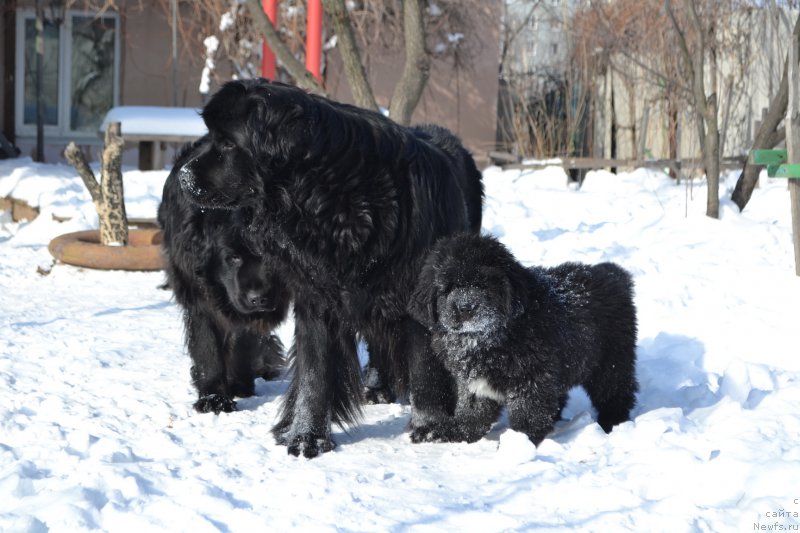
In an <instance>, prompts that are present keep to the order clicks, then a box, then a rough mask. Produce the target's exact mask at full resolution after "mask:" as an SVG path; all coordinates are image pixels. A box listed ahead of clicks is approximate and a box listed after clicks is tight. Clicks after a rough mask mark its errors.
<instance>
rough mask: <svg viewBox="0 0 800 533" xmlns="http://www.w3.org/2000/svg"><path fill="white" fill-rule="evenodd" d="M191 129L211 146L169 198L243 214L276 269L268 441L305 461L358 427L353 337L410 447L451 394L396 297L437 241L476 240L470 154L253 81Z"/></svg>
mask: <svg viewBox="0 0 800 533" xmlns="http://www.w3.org/2000/svg"><path fill="white" fill-rule="evenodd" d="M203 119H204V121H205V123H206V126H208V130H209V135H210V139H211V142H209V143H208V144H204V145H201V146H200V147H198V149H196V150H194V151H193V153H192V156H191V158H190V160H189V161H188V162H186V163H185V164H184V165H183V167H182V168H181V169H180V171H179V177H180V181H181V185H182V187H183V190H184V191H185V192H186V193H187V195H188V196H189V197H190V198H191V200H192V201H193V202H194V203H196V204H197V205H199V206H202V207H206V208H209V207H213V208H229V209H231V208H247V209H253V210H254V212H255V214H254V219H253V224H252V225H251V228H250V231H251V241H252V243H253V245H254V246H255V247H256V249H257V250H259V251H260V252H261V253H264V254H269V255H270V256H275V257H276V258H278V260H279V261H280V262H281V264H282V271H283V270H285V271H286V273H287V276H288V281H289V283H290V290H291V291H292V293H293V296H294V300H295V307H294V312H295V324H296V329H295V343H294V348H293V354H292V357H291V359H292V367H293V370H294V373H293V377H292V381H291V383H290V386H289V390H288V392H287V395H286V398H285V401H284V405H283V409H282V412H281V416H280V420H279V421H278V423H277V424H276V426H275V427H274V428H273V434H274V435H275V437H276V439H277V441H278V442H279V443H281V444H285V445H287V446H288V451H289V453H291V454H294V455H300V454H302V455H304V456H306V457H314V456H316V455H318V454H319V453H321V452H324V451H327V450H330V449H332V448H333V446H334V443H333V441H332V440H331V422H336V423H337V424H340V425H342V424H345V423H352V422H356V421H357V420H358V418H359V414H360V406H361V402H362V399H363V398H362V390H361V375H360V373H361V369H360V368H359V364H358V359H357V356H356V335H357V334H358V335H361V336H362V337H363V338H364V339H365V340H366V342H367V345H368V347H369V351H370V365H371V366H372V367H373V368H375V369H376V370H377V371H378V373H379V374H380V375H381V376H382V378H383V381H384V383H385V384H386V386H388V387H390V388H391V389H392V390H393V391H395V392H397V393H399V394H408V395H409V397H410V400H411V403H412V407H413V410H412V412H413V415H412V420H411V429H412V438H414V439H417V437H416V436H417V435H427V434H428V433H429V431H428V428H429V427H431V426H435V425H436V424H438V423H439V422H440V421H443V420H446V419H447V418H449V416H450V414H451V413H452V410H453V408H454V407H455V384H454V381H453V379H452V377H450V375H449V373H448V372H447V371H446V369H444V367H443V366H441V365H436V364H435V363H432V360H433V358H432V357H431V356H430V353H429V352H430V338H429V335H428V332H427V330H426V328H424V327H423V326H422V325H421V324H419V323H418V322H416V321H415V320H413V319H412V318H411V317H410V316H409V315H408V312H407V304H408V297H409V294H410V292H411V289H412V287H413V284H414V281H415V279H416V276H417V273H418V272H419V268H420V267H421V266H422V262H423V260H424V258H425V255H426V253H427V251H428V248H429V247H430V246H431V245H432V244H433V243H434V242H435V241H436V240H437V239H439V238H440V237H443V236H446V235H451V234H454V233H457V232H465V231H472V232H477V231H479V228H480V224H481V211H482V203H483V185H482V183H481V174H480V172H479V171H478V170H477V168H476V167H475V163H474V161H473V160H472V157H471V156H470V155H469V154H468V153H467V151H466V150H465V149H464V148H463V147H462V145H461V143H460V141H459V140H458V139H457V138H456V137H455V136H453V135H452V134H451V133H450V132H449V131H447V130H445V129H443V128H438V127H435V126H427V127H420V128H406V127H403V126H400V125H398V124H396V123H394V122H392V121H391V120H389V119H388V118H386V117H384V116H383V115H381V114H379V113H374V112H371V111H366V110H363V109H359V108H356V107H353V106H349V105H345V104H340V103H336V102H333V101H331V100H328V99H326V98H323V97H320V96H316V95H312V94H308V93H306V92H304V91H302V90H300V89H298V88H296V87H292V86H289V85H284V84H280V83H271V82H268V81H266V80H249V81H234V82H229V83H227V84H226V85H224V86H223V87H222V88H221V89H220V90H219V91H218V92H217V93H216V94H215V95H214V96H213V97H212V98H211V100H209V102H208V104H207V105H206V106H205V108H204V110H203ZM262 250H263V251H262ZM417 440H418V439H417Z"/></svg>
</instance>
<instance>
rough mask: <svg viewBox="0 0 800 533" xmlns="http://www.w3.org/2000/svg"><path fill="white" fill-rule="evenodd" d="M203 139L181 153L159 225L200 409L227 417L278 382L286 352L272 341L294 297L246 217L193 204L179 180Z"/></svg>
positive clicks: (169, 179) (166, 189)
mask: <svg viewBox="0 0 800 533" xmlns="http://www.w3.org/2000/svg"><path fill="white" fill-rule="evenodd" d="M208 142H209V141H208V140H207V139H202V140H200V141H198V142H197V143H195V144H194V145H187V146H186V147H184V149H183V150H182V151H181V153H179V155H178V157H177V159H176V163H175V165H174V167H173V171H172V172H171V173H170V174H169V176H168V177H167V181H166V182H165V184H164V192H163V196H162V200H161V205H160V206H159V209H158V221H159V224H160V226H161V228H162V230H163V232H164V239H163V244H162V252H163V254H164V260H165V261H164V262H165V266H166V273H167V285H168V286H169V287H170V288H171V289H172V291H173V292H174V294H175V300H176V301H177V302H178V304H179V305H180V306H181V307H182V308H183V317H184V330H185V339H186V345H187V348H188V351H189V355H190V356H191V358H192V380H193V382H194V385H195V387H196V388H197V392H198V395H199V399H198V400H197V402H196V403H195V404H194V408H195V409H196V410H197V411H199V412H201V413H205V412H211V411H213V412H214V413H217V414H218V413H220V412H222V411H224V412H230V411H233V410H234V409H235V406H236V404H235V402H234V400H233V397H234V396H239V397H246V396H252V395H253V393H254V382H253V380H254V379H255V378H256V377H263V378H265V379H269V378H272V377H276V376H277V375H278V374H279V373H280V371H281V368H282V367H283V366H284V357H283V346H282V345H281V342H280V341H279V340H278V338H277V337H275V336H274V335H272V331H273V330H274V328H275V327H276V326H277V325H279V324H280V323H281V322H282V321H283V320H284V318H285V317H286V314H287V311H288V306H289V303H290V300H291V298H290V293H289V292H288V289H287V288H286V285H285V283H284V282H283V280H282V279H281V277H280V276H278V274H277V273H276V271H275V268H274V265H273V263H272V262H271V261H268V260H267V259H266V258H265V257H263V256H261V255H257V254H254V253H253V252H252V251H251V250H250V249H249V248H248V247H247V246H246V242H245V240H244V234H243V231H244V229H245V228H246V227H247V226H248V225H249V219H248V216H247V212H246V211H243V210H220V209H201V208H199V207H197V206H195V205H193V204H191V203H189V202H188V201H187V199H186V195H185V193H184V192H183V191H182V190H181V187H180V184H179V182H178V177H177V172H178V169H180V168H181V166H182V164H183V163H184V162H185V161H186V157H187V156H188V155H189V154H191V153H193V151H194V150H197V149H198V148H199V147H201V146H203V145H204V144H208Z"/></svg>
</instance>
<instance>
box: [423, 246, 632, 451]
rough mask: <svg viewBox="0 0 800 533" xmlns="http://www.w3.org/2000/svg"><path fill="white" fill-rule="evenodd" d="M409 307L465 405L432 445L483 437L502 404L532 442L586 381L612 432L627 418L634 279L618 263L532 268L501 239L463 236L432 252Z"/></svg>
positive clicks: (435, 434)
mask: <svg viewBox="0 0 800 533" xmlns="http://www.w3.org/2000/svg"><path fill="white" fill-rule="evenodd" d="M410 310H411V312H412V314H413V316H415V317H416V318H417V319H418V320H420V321H421V322H423V323H425V324H426V325H427V326H428V327H429V328H430V330H431V336H432V344H433V348H434V353H435V354H436V357H437V358H440V359H441V360H443V361H444V364H445V366H446V367H447V368H448V369H449V370H450V371H451V372H452V373H453V374H454V375H455V376H456V381H457V382H458V405H457V407H456V410H455V415H454V416H453V418H452V419H451V420H450V422H449V423H448V424H442V425H441V426H439V427H438V428H434V429H433V430H432V434H431V435H429V437H430V440H440V441H447V442H454V441H462V440H466V441H469V442H473V441H476V440H478V439H480V438H481V437H482V436H483V435H484V434H485V433H486V431H488V429H489V428H490V426H491V424H492V423H493V422H494V421H495V420H496V418H497V415H498V413H499V409H500V405H501V404H505V405H506V408H507V410H508V419H509V424H510V425H511V428H512V429H514V430H517V431H521V432H523V433H525V434H526V435H528V437H529V438H530V439H531V441H532V442H533V443H534V444H537V445H538V444H539V443H540V442H541V441H542V439H544V437H545V436H546V435H547V434H548V433H549V432H550V431H551V430H552V429H553V424H554V423H555V421H556V420H558V418H559V416H560V413H561V410H562V409H563V407H564V405H565V404H566V400H567V393H568V392H569V389H570V388H572V387H574V386H576V385H582V386H583V387H584V388H585V389H586V392H587V393H588V394H589V397H590V398H591V400H592V403H593V404H594V406H595V408H596V409H597V412H598V417H597V422H598V423H599V424H600V426H601V427H602V428H603V429H604V430H605V431H606V432H609V431H611V428H612V427H613V426H614V425H616V424H619V423H621V422H623V421H625V420H628V417H629V413H630V410H631V408H632V407H633V405H634V403H635V395H636V392H637V390H638V385H637V382H636V376H635V364H636V309H635V306H634V303H633V282H632V280H631V277H630V275H629V274H628V273H627V272H626V271H625V270H623V269H622V268H620V267H619V266H617V265H615V264H612V263H601V264H599V265H594V266H589V265H583V264H579V263H565V264H563V265H560V266H558V267H555V268H540V267H532V268H528V269H526V268H525V267H523V266H522V265H521V264H520V263H519V262H517V260H516V259H515V258H514V257H513V256H512V255H511V253H510V252H509V251H508V250H507V249H506V248H505V247H504V246H503V245H502V244H500V243H499V242H498V241H497V240H495V239H493V238H491V237H485V236H483V237H482V236H477V235H460V236H456V237H453V238H447V239H443V240H441V241H439V242H438V243H437V245H436V246H435V247H434V248H433V249H432V251H431V252H430V254H429V255H428V259H427V261H426V263H425V265H424V267H423V268H422V271H421V274H420V276H419V279H418V282H417V287H416V289H415V292H414V294H413V295H412V302H411V304H410Z"/></svg>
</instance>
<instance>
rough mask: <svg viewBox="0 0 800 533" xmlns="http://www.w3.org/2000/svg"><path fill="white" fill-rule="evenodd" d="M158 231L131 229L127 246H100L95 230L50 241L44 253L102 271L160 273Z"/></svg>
mask: <svg viewBox="0 0 800 533" xmlns="http://www.w3.org/2000/svg"><path fill="white" fill-rule="evenodd" d="M160 244H161V231H160V230H158V229H152V228H147V229H132V230H129V231H128V245H127V246H104V245H102V244H100V232H99V231H98V230H88V231H76V232H73V233H66V234H64V235H60V236H58V237H56V238H55V239H53V240H52V241H50V244H49V246H48V247H47V249H48V250H49V251H50V255H52V256H53V257H54V258H56V259H57V260H59V261H61V262H63V263H67V264H69V265H74V266H82V267H87V268H96V269H102V270H161V269H162V268H163V262H162V259H161V246H160Z"/></svg>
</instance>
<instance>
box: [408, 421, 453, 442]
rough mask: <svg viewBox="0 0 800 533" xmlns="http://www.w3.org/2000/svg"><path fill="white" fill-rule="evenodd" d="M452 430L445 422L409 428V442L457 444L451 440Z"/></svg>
mask: <svg viewBox="0 0 800 533" xmlns="http://www.w3.org/2000/svg"><path fill="white" fill-rule="evenodd" d="M452 433H453V432H452V428H451V427H450V425H449V424H447V423H445V422H436V423H432V424H424V425H422V426H417V427H414V428H411V435H410V436H411V442H413V443H415V444H419V443H421V442H458V440H454V439H453V434H452Z"/></svg>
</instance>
